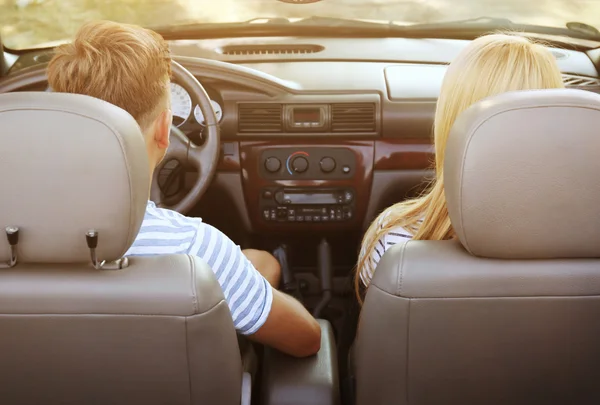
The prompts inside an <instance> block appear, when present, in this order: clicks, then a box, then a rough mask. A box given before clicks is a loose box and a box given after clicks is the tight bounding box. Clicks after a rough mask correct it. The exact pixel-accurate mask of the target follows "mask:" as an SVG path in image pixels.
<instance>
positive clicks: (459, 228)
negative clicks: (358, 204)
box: [355, 90, 600, 405]
mask: <svg viewBox="0 0 600 405" xmlns="http://www.w3.org/2000/svg"><path fill="white" fill-rule="evenodd" d="M599 128H600V96H599V95H596V94H593V93H588V92H584V91H578V90H544V91H529V92H514V93H507V94H502V95H499V96H496V97H492V98H489V99H486V100H483V101H481V102H480V103H478V104H476V105H475V106H472V107H471V108H470V109H469V110H467V111H466V112H465V113H463V114H462V115H461V116H460V117H459V118H458V120H457V122H456V123H455V125H454V127H453V130H452V132H451V134H450V137H449V143H448V146H447V149H446V162H445V167H444V176H445V191H446V199H447V204H448V210H449V213H450V218H451V221H452V224H453V227H454V230H455V231H456V234H457V239H456V240H449V241H408V242H404V243H402V244H400V245H397V246H394V247H393V248H391V249H390V250H388V251H387V252H386V253H385V255H384V257H383V258H382V260H381V261H380V263H379V265H378V267H377V269H376V272H375V276H374V278H373V281H372V283H371V285H370V287H369V289H368V291H367V295H366V299H365V303H364V306H363V308H362V313H361V318H360V323H359V327H358V336H357V342H356V348H355V349H356V351H355V354H356V379H357V403H358V404H359V405H363V404H369V405H377V404H385V405H390V404H411V405H433V404H457V405H458V404H460V405H481V404H486V405H496V404H498V405H500V404H502V405H505V404H511V405H515V404H527V405H535V404H544V405H551V404H595V403H600V388H599V387H600V386H599V385H598V372H597V370H598V364H600V259H599V258H600V206H599V205H598V202H600V180H599V178H598V175H599V173H600V159H599V156H600V155H599V153H600V130H599Z"/></svg>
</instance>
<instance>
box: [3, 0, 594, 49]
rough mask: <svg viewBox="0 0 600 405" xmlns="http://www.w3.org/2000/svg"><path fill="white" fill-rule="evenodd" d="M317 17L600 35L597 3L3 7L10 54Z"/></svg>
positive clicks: (50, 0) (94, 1) (26, 1)
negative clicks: (98, 34)
mask: <svg viewBox="0 0 600 405" xmlns="http://www.w3.org/2000/svg"><path fill="white" fill-rule="evenodd" d="M289 1H290V2H292V1H296V2H297V1H298V0H289ZM314 16H318V17H334V18H344V19H359V18H360V19H363V20H364V19H368V20H379V21H390V20H391V21H395V22H397V23H399V24H421V23H441V22H445V21H453V20H461V19H471V18H477V17H482V16H485V17H491V18H507V19H510V20H511V21H513V22H514V23H519V24H531V25H542V26H551V27H561V28H564V27H565V24H566V23H567V22H569V21H577V22H582V23H586V24H589V25H591V26H594V27H600V0H536V1H533V0H322V1H316V2H312V3H310V4H286V3H285V2H284V1H279V0H0V34H1V36H2V40H3V42H4V44H5V46H6V47H7V48H11V49H23V48H32V47H41V46H49V45H52V43H53V42H55V41H65V40H68V39H70V38H71V37H72V36H73V35H74V33H75V31H76V30H77V28H78V27H79V26H80V25H81V24H82V23H84V22H86V21H89V20H94V19H106V20H113V21H118V22H125V23H131V24H138V25H142V26H145V27H159V26H161V27H166V26H177V25H182V24H191V23H223V22H243V21H247V20H251V19H256V18H276V17H284V18H306V17H314Z"/></svg>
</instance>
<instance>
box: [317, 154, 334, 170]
mask: <svg viewBox="0 0 600 405" xmlns="http://www.w3.org/2000/svg"><path fill="white" fill-rule="evenodd" d="M320 165H321V171H322V172H323V173H331V172H332V171H334V170H335V159H334V158H332V157H329V156H325V157H324V158H323V159H321V162H320Z"/></svg>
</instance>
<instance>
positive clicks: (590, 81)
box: [562, 74, 600, 87]
mask: <svg viewBox="0 0 600 405" xmlns="http://www.w3.org/2000/svg"><path fill="white" fill-rule="evenodd" d="M562 78H563V83H564V84H565V86H568V87H587V86H600V79H596V78H594V77H586V76H575V75H567V74H563V75H562Z"/></svg>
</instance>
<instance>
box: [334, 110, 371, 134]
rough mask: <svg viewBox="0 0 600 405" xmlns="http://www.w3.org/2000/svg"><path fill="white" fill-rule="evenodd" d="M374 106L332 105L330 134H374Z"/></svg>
mask: <svg viewBox="0 0 600 405" xmlns="http://www.w3.org/2000/svg"><path fill="white" fill-rule="evenodd" d="M375 129H376V128H375V104H372V103H360V104H358V103H356V104H350V103H349V104H332V105H331V131H332V132H375Z"/></svg>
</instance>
